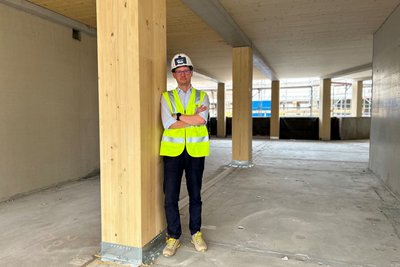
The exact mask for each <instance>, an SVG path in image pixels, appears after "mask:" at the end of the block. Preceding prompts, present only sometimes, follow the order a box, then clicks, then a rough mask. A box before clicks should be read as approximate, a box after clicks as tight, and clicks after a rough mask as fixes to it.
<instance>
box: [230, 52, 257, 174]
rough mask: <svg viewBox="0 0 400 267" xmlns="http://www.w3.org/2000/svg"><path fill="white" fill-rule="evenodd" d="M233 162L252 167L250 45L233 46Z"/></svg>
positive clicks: (251, 59) (235, 164)
mask: <svg viewBox="0 0 400 267" xmlns="http://www.w3.org/2000/svg"><path fill="white" fill-rule="evenodd" d="M232 62H233V75H232V77H233V84H232V91H233V95H232V98H233V107H232V109H233V112H232V163H231V166H234V167H251V166H252V165H253V164H252V147H251V146H252V133H253V121H252V115H251V98H252V86H253V82H252V80H253V51H252V49H251V48H250V47H237V48H233V60H232Z"/></svg>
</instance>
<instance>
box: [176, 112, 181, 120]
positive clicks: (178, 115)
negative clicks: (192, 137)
mask: <svg viewBox="0 0 400 267" xmlns="http://www.w3.org/2000/svg"><path fill="white" fill-rule="evenodd" d="M181 115H182V114H181V113H176V120H177V121H180V119H179V117H180V116H181Z"/></svg>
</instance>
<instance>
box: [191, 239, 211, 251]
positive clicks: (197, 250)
mask: <svg viewBox="0 0 400 267" xmlns="http://www.w3.org/2000/svg"><path fill="white" fill-rule="evenodd" d="M190 242H191V243H192V244H193V246H194V248H195V249H196V251H198V252H206V251H207V248H206V249H201V250H198V249H197V248H196V246H195V244H194V242H193V241H190Z"/></svg>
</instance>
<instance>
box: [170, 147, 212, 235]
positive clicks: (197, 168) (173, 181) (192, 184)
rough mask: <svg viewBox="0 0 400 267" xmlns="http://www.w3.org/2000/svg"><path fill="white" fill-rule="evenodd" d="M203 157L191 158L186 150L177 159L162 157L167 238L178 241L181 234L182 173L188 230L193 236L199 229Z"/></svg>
mask: <svg viewBox="0 0 400 267" xmlns="http://www.w3.org/2000/svg"><path fill="white" fill-rule="evenodd" d="M204 161H205V157H200V158H194V157H191V156H190V155H189V154H188V153H187V151H186V149H185V150H184V151H183V152H182V154H180V155H179V156H177V157H168V156H164V194H165V199H164V208H165V215H166V218H167V231H168V236H170V237H172V238H176V239H178V238H179V237H180V236H181V234H182V229H181V220H180V214H179V207H178V201H179V193H180V189H181V181H182V175H183V171H185V176H186V187H187V191H188V194H189V214H190V220H189V229H190V233H191V234H192V235H193V234H195V233H196V232H197V231H200V227H201V205H202V202H201V185H202V179H203V171H204Z"/></svg>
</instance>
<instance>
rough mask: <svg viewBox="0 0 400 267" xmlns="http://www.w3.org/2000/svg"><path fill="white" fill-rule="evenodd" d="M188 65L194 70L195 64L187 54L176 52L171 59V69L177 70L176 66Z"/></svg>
mask: <svg viewBox="0 0 400 267" xmlns="http://www.w3.org/2000/svg"><path fill="white" fill-rule="evenodd" d="M184 66H187V67H189V68H190V69H191V70H193V64H192V61H191V60H190V58H189V57H188V56H187V55H185V54H182V53H180V54H176V55H175V56H174V57H173V58H172V60H171V71H172V72H175V69H176V68H179V67H184Z"/></svg>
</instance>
